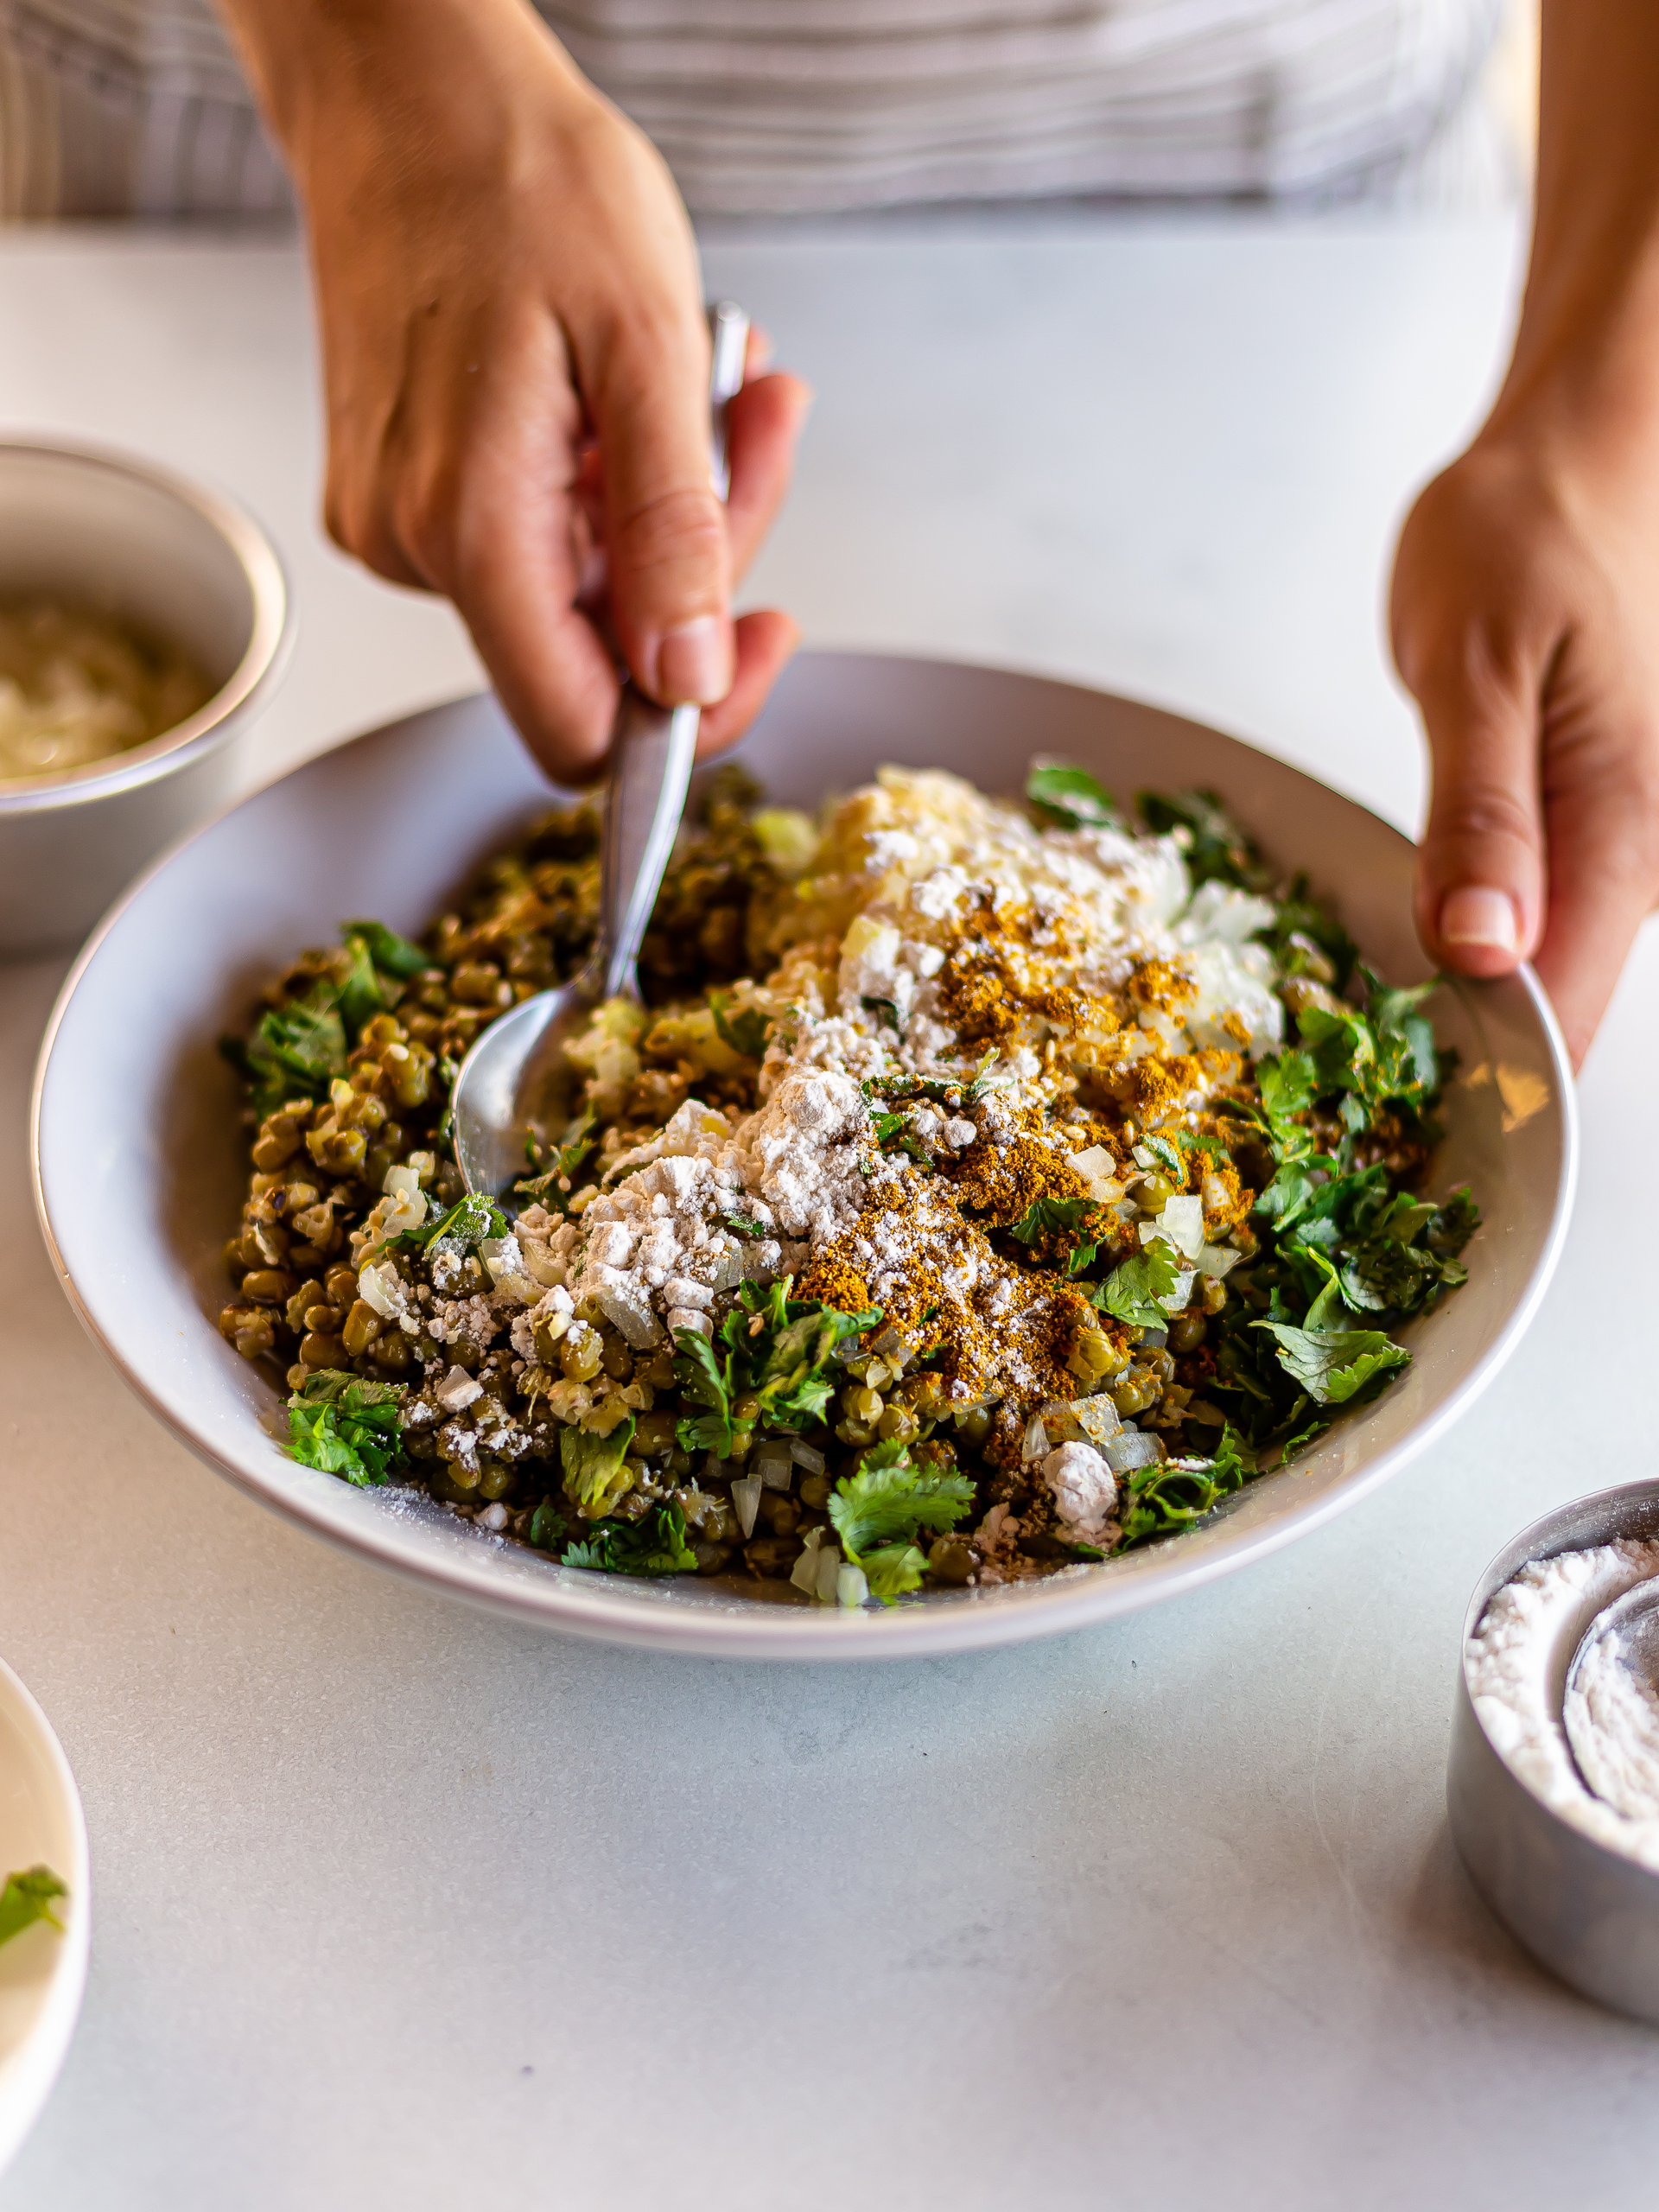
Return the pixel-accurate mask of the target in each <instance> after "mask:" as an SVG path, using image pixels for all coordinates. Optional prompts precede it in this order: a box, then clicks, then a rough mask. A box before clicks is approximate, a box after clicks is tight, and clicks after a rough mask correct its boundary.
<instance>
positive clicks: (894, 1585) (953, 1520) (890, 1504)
mask: <svg viewBox="0 0 1659 2212" xmlns="http://www.w3.org/2000/svg"><path fill="white" fill-rule="evenodd" d="M973 1502H974V1485H973V1483H972V1481H971V1479H970V1478H969V1477H968V1476H967V1475H964V1474H963V1473H961V1472H959V1471H958V1470H957V1469H956V1468H955V1467H941V1466H938V1465H925V1466H920V1467H918V1466H917V1465H915V1464H914V1463H913V1462H912V1459H911V1456H910V1452H909V1450H908V1448H907V1446H905V1445H903V1444H898V1443H884V1444H877V1445H874V1446H872V1447H871V1448H870V1450H869V1451H868V1452H866V1453H865V1454H864V1456H863V1458H862V1459H861V1460H860V1462H859V1465H858V1468H857V1471H856V1472H855V1473H854V1474H851V1475H843V1476H842V1478H841V1480H840V1481H839V1482H838V1483H837V1484H836V1487H835V1490H834V1491H833V1492H832V1493H831V1495H830V1498H829V1518H830V1520H831V1521H832V1522H834V1523H835V1529H836V1535H838V1536H839V1537H840V1538H841V1545H842V1550H843V1551H844V1552H845V1553H846V1554H847V1557H848V1559H849V1560H851V1561H852V1563H853V1564H854V1565H855V1566H856V1567H862V1568H863V1569H864V1573H865V1575H866V1577H867V1578H868V1581H869V1585H870V1591H871V1594H872V1595H873V1596H874V1597H878V1598H880V1599H882V1601H883V1603H884V1604H887V1605H891V1604H892V1603H893V1599H894V1598H896V1597H897V1596H898V1595H899V1592H901V1591H902V1590H913V1589H915V1588H916V1586H917V1585H918V1583H919V1581H920V1580H921V1574H922V1569H923V1567H924V1566H925V1560H923V1559H922V1555H921V1554H920V1553H919V1552H916V1553H915V1555H914V1559H913V1560H909V1559H906V1556H905V1554H906V1551H907V1550H913V1546H912V1543H911V1539H912V1538H913V1537H914V1536H915V1535H918V1532H919V1531H920V1530H922V1529H953V1528H954V1527H955V1526H956V1524H957V1522H958V1521H960V1520H961V1518H962V1516H963V1514H964V1513H966V1512H967V1511H968V1510H969V1507H970V1506H971V1505H972V1504H973ZM873 1568H874V1572H872V1569H873ZM912 1573H913V1575H914V1580H911V1579H910V1577H911V1575H912ZM878 1585H879V1586H878Z"/></svg>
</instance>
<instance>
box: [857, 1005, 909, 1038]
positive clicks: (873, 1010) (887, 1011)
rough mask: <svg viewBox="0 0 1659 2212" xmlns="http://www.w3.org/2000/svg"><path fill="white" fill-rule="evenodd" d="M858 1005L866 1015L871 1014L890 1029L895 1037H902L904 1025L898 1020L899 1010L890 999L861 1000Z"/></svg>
mask: <svg viewBox="0 0 1659 2212" xmlns="http://www.w3.org/2000/svg"><path fill="white" fill-rule="evenodd" d="M859 1004H860V1005H861V1007H863V1009H864V1011H865V1013H866V1014H874V1016H875V1018H876V1020H878V1021H879V1022H880V1023H881V1024H882V1025H883V1027H886V1028H888V1029H891V1030H892V1032H893V1035H894V1036H895V1037H902V1036H903V1035H904V1033H905V1025H904V1023H903V1022H902V1021H900V1020H899V1008H898V1007H897V1005H896V1004H895V1003H894V1001H893V1000H892V999H874V998H863V999H860V1001H859Z"/></svg>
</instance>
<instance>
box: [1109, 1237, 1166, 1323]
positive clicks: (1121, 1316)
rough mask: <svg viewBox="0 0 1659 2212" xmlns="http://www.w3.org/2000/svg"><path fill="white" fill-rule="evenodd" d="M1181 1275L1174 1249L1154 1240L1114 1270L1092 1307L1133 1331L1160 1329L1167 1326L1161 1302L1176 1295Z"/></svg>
mask: <svg viewBox="0 0 1659 2212" xmlns="http://www.w3.org/2000/svg"><path fill="white" fill-rule="evenodd" d="M1179 1275H1180V1262H1179V1259H1178V1258H1177V1256H1176V1253H1175V1248H1174V1247H1173V1245H1172V1244H1171V1243H1168V1242H1167V1241H1166V1239H1165V1238H1164V1237H1161V1236H1154V1238H1153V1240H1152V1242H1151V1243H1150V1244H1147V1245H1143V1246H1142V1248H1141V1250H1140V1251H1138V1252H1136V1253H1135V1254H1134V1255H1132V1256H1131V1257H1130V1258H1128V1259H1127V1260H1125V1261H1124V1262H1123V1263H1122V1266H1121V1267H1116V1268H1113V1269H1112V1272H1111V1273H1110V1274H1109V1275H1108V1276H1107V1278H1106V1280H1105V1281H1104V1282H1103V1283H1102V1284H1101V1285H1100V1287H1099V1288H1098V1289H1096V1290H1095V1291H1093V1292H1092V1293H1091V1294H1090V1304H1091V1305H1092V1306H1096V1308H1097V1309H1098V1310H1099V1311H1100V1312H1102V1313H1109V1314H1110V1315H1111V1317H1112V1319H1114V1320H1115V1321H1122V1323H1123V1325H1124V1326H1125V1327H1126V1328H1130V1329H1161V1328H1163V1327H1164V1326H1165V1325H1166V1323H1167V1322H1168V1319H1169V1315H1168V1313H1166V1311H1165V1309H1164V1306H1163V1305H1162V1302H1161V1301H1162V1300H1164V1299H1166V1298H1169V1297H1171V1296H1173V1294H1174V1289H1175V1285H1176V1282H1177V1281H1178V1280H1179Z"/></svg>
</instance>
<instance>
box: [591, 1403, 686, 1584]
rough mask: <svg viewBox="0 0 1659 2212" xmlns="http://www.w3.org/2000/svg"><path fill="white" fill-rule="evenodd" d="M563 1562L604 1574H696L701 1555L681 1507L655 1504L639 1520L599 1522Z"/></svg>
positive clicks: (595, 1523)
mask: <svg viewBox="0 0 1659 2212" xmlns="http://www.w3.org/2000/svg"><path fill="white" fill-rule="evenodd" d="M567 1433H568V1432H567ZM559 1564H560V1565H561V1566H562V1567H589V1568H591V1569H593V1570H594V1572H595V1573H600V1574H694V1573H696V1566H697V1555H696V1553H695V1552H694V1551H693V1550H692V1549H691V1547H690V1545H689V1544H688V1543H687V1541H686V1540H685V1516H684V1515H683V1513H682V1512H681V1511H680V1509H679V1507H678V1506H677V1505H653V1506H652V1509H651V1510H650V1511H649V1512H648V1513H647V1514H645V1516H644V1517H643V1518H642V1519H640V1520H639V1521H620V1520H606V1521H596V1522H594V1524H593V1526H592V1527H591V1528H590V1529H588V1533H587V1535H586V1536H585V1537H584V1538H583V1540H582V1541H581V1542H579V1543H574V1544H569V1545H567V1546H566V1547H565V1549H564V1552H563V1556H562V1557H561V1559H560V1561H559Z"/></svg>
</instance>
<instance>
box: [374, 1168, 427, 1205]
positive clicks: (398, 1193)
mask: <svg viewBox="0 0 1659 2212" xmlns="http://www.w3.org/2000/svg"><path fill="white" fill-rule="evenodd" d="M420 1187H421V1175H420V1170H419V1169H418V1168H417V1167H416V1166H415V1165H414V1164H413V1162H412V1161H411V1163H410V1165H409V1166H407V1167H388V1168H387V1170H386V1173H385V1181H384V1182H383V1183H382V1184H381V1185H380V1188H381V1189H382V1190H383V1191H384V1192H385V1194H386V1196H387V1197H388V1198H415V1197H416V1196H417V1195H418V1193H419V1191H420Z"/></svg>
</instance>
